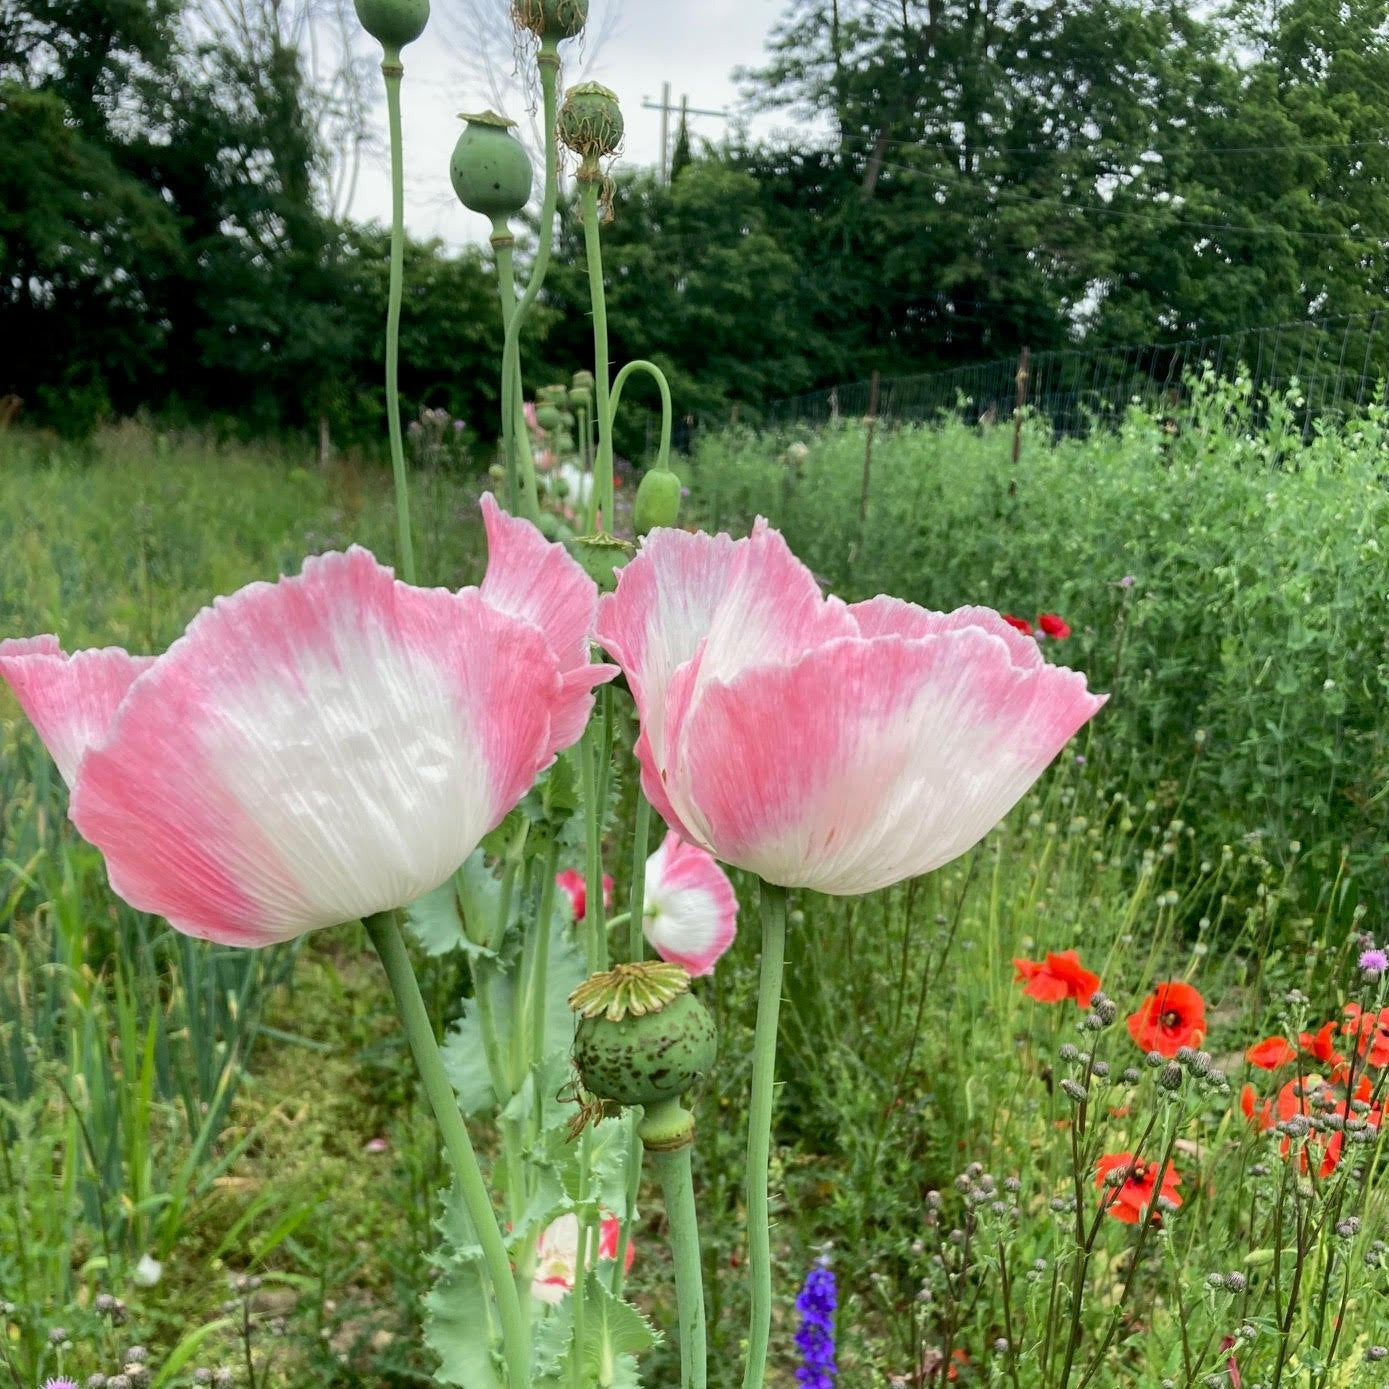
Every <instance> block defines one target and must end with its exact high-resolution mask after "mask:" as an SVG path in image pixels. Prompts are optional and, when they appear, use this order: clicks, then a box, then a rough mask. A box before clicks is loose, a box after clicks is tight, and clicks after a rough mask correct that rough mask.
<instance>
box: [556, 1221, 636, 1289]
mask: <svg viewBox="0 0 1389 1389" xmlns="http://www.w3.org/2000/svg"><path fill="white" fill-rule="evenodd" d="M621 1229H622V1227H621V1223H620V1222H619V1221H618V1218H617V1217H616V1216H615V1215H605V1216H604V1217H603V1220H602V1223H601V1224H600V1225H599V1227H598V1258H599V1260H600V1261H603V1260H606V1261H607V1262H609V1263H611V1262H613V1261H614V1260H616V1258H617V1246H618V1236H619V1235H620V1233H621ZM539 1249H540V1259H539V1261H538V1262H537V1264H536V1266H535V1276H534V1277H533V1278H532V1279H531V1296H532V1297H534V1298H535V1299H537V1301H540V1302H549V1303H556V1302H560V1301H562V1300H563V1298H564V1295H565V1294H566V1293H569V1292H573V1290H574V1278H575V1275H576V1273H577V1271H578V1267H579V1217H578V1216H577V1215H575V1214H574V1213H573V1212H572V1211H570V1212H569V1213H568V1214H567V1215H561V1216H558V1217H557V1218H556V1219H554V1220H552V1221H551V1222H550V1223H549V1224H548V1225H547V1226H546V1227H545V1229H544V1230H543V1231H541V1234H540V1242H539ZM636 1253H637V1249H636V1245H635V1244H634V1243H633V1241H631V1240H630V1239H629V1240H628V1241H627V1254H626V1257H625V1258H624V1259H623V1261H622V1271H623V1272H624V1273H626V1272H627V1271H628V1270H629V1269H630V1268H631V1267H632V1260H633V1259H634V1258H635V1257H636Z"/></svg>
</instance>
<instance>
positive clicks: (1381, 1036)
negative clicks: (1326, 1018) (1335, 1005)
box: [1327, 1003, 1389, 1066]
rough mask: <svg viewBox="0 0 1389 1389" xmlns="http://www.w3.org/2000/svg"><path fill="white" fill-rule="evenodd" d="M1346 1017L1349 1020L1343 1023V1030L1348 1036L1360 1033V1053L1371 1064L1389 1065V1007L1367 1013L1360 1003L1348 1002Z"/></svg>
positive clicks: (1358, 1047) (1358, 1046) (1358, 1048)
mask: <svg viewBox="0 0 1389 1389" xmlns="http://www.w3.org/2000/svg"><path fill="white" fill-rule="evenodd" d="M1346 1017H1347V1019H1348V1021H1346V1022H1344V1023H1342V1024H1341V1031H1342V1032H1344V1033H1346V1034H1347V1035H1348V1036H1355V1035H1357V1034H1358V1035H1359V1038H1360V1041H1359V1043H1358V1044H1357V1050H1358V1051H1359V1052H1360V1055H1361V1056H1363V1057H1365V1059H1366V1060H1367V1061H1368V1062H1369V1063H1370V1065H1371V1066H1386V1065H1389V1008H1381V1009H1380V1010H1379V1012H1378V1013H1366V1012H1365V1011H1364V1010H1363V1009H1362V1008H1361V1007H1360V1005H1359V1004H1358V1003H1347V1004H1346ZM1330 1025H1331V1024H1330V1023H1328V1024H1327V1026H1328V1027H1329V1026H1330Z"/></svg>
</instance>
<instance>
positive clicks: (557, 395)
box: [535, 386, 569, 407]
mask: <svg viewBox="0 0 1389 1389" xmlns="http://www.w3.org/2000/svg"><path fill="white" fill-rule="evenodd" d="M568 397H569V392H568V391H567V390H566V389H565V387H563V386H538V387H537V388H536V392H535V403H536V404H537V405H554V406H557V407H558V406H562V405H563V404H564V402H565V401H566V400H567V399H568Z"/></svg>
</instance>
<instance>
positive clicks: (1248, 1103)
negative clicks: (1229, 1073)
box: [1239, 1085, 1273, 1132]
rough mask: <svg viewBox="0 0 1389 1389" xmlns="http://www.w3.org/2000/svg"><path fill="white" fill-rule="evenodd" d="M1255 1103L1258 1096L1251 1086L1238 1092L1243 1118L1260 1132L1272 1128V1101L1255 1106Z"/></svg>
mask: <svg viewBox="0 0 1389 1389" xmlns="http://www.w3.org/2000/svg"><path fill="white" fill-rule="evenodd" d="M1257 1101H1258V1096H1257V1095H1256V1094H1255V1092H1254V1087H1253V1086H1252V1085H1246V1086H1245V1087H1244V1089H1242V1090H1241V1091H1240V1092H1239V1107H1240V1108H1241V1109H1242V1110H1243V1111H1244V1117H1245V1118H1246V1119H1248V1120H1249V1122H1250V1123H1251V1124H1253V1125H1255V1126H1256V1127H1257V1128H1258V1129H1259V1130H1260V1132H1262V1131H1264V1130H1265V1129H1271V1128H1272V1127H1273V1101H1272V1100H1265V1101H1264V1102H1263V1104H1257ZM1256 1105H1257V1108H1256Z"/></svg>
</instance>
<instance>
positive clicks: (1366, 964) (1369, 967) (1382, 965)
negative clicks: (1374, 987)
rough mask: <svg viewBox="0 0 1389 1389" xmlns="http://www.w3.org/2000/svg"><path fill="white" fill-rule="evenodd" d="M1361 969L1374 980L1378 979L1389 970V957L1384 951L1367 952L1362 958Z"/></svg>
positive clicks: (1363, 953) (1364, 952) (1362, 954)
mask: <svg viewBox="0 0 1389 1389" xmlns="http://www.w3.org/2000/svg"><path fill="white" fill-rule="evenodd" d="M1360 968H1361V969H1363V970H1364V971H1365V973H1366V974H1368V975H1369V976H1370V977H1371V978H1372V979H1377V978H1378V977H1379V976H1380V975H1381V974H1383V973H1384V971H1385V970H1386V969H1389V955H1386V954H1385V953H1384V951H1382V950H1366V951H1363V952H1362V953H1361V956H1360Z"/></svg>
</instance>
